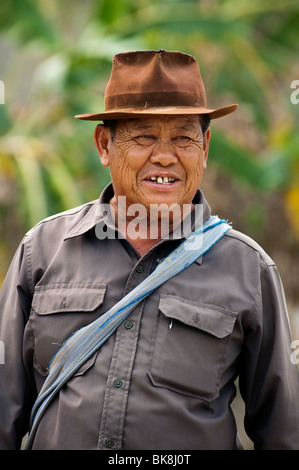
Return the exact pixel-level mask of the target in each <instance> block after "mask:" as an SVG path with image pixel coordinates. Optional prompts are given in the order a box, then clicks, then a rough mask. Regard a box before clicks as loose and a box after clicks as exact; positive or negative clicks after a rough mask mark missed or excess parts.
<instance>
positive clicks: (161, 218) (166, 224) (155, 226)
mask: <svg viewBox="0 0 299 470" xmlns="http://www.w3.org/2000/svg"><path fill="white" fill-rule="evenodd" d="M116 202H117V201H116V198H112V200H111V201H110V204H111V206H112V207H113V210H114V214H115V226H116V228H117V229H118V231H119V232H120V233H121V234H122V235H123V237H124V238H126V239H127V240H128V241H129V242H130V243H131V245H132V246H133V247H134V248H135V250H137V252H138V253H139V254H140V255H141V256H143V255H144V254H145V253H146V252H147V251H148V250H149V249H150V248H152V247H153V246H154V245H156V244H157V243H158V242H159V241H160V240H162V239H165V238H168V237H169V235H170V234H171V233H173V232H174V230H175V229H176V228H178V229H179V233H181V225H182V221H183V219H185V218H187V217H188V216H190V213H191V212H192V209H193V208H194V206H193V204H188V205H187V204H186V205H185V207H184V211H183V210H182V209H181V207H180V206H179V205H175V204H174V205H172V206H170V207H168V206H166V205H165V207H164V206H163V207H162V208H161V206H157V205H153V206H152V207H151V208H150V209H146V208H145V207H144V206H141V207H139V206H138V208H137V209H136V208H135V205H134V210H133V206H132V207H127V206H122V205H121V204H120V205H119V204H116ZM136 206H137V205H136ZM156 206H157V207H158V208H156ZM174 209H175V210H174ZM136 214H137V215H136Z"/></svg>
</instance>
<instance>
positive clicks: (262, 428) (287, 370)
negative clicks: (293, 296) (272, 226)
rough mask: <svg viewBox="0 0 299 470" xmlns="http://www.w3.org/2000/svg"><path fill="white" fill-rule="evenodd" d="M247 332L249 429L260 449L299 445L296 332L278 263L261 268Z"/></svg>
mask: <svg viewBox="0 0 299 470" xmlns="http://www.w3.org/2000/svg"><path fill="white" fill-rule="evenodd" d="M250 323H251V325H250V327H249V329H248V330H247V332H246V334H245V339H244V351H243V355H242V356H243V357H242V363H241V367H240V371H241V372H240V378H239V380H240V391H241V394H242V396H243V399H244V401H245V408H246V414H245V421H244V425H245V430H246V432H247V434H248V436H249V437H250V438H251V439H252V441H253V442H254V447H255V449H263V450H274V449H275V450H287V449H290V450H291V449H294V450H295V449H298V448H299V400H298V392H299V374H298V367H297V365H296V364H293V363H292V361H291V353H292V350H291V343H292V338H291V333H290V326H289V320H288V314H287V309H286V302H285V296H284V291H283V287H282V283H281V280H280V276H279V273H278V270H277V268H276V266H275V265H271V266H267V267H266V268H265V269H263V270H262V272H261V283H260V293H259V295H258V298H257V313H256V315H255V318H254V319H251V322H250Z"/></svg>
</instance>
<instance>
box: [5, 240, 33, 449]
mask: <svg viewBox="0 0 299 470" xmlns="http://www.w3.org/2000/svg"><path fill="white" fill-rule="evenodd" d="M28 272H29V271H28V267H27V266H26V253H25V246H24V244H23V243H21V245H20V246H19V248H18V250H17V252H16V254H15V256H14V259H13V261H12V263H11V265H10V268H9V271H8V273H7V276H6V279H5V281H4V284H3V286H2V289H1V292H0V340H1V342H2V343H1V344H2V346H3V353H4V354H3V355H2V356H3V357H2V360H1V364H0V449H1V450H3V449H8V450H17V449H20V446H21V441H22V438H23V437H24V435H25V434H26V432H27V430H28V424H29V416H30V409H31V406H32V397H33V388H32V384H31V385H30V383H29V379H28V377H29V374H28V370H26V365H25V362H24V355H23V338H24V328H25V325H26V321H27V319H28V317H29V313H30V307H31V298H30V297H31V296H30V289H29V282H28Z"/></svg>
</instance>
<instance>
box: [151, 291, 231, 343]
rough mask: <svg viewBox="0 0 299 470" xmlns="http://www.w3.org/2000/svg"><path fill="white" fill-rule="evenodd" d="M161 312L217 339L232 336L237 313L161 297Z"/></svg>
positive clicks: (169, 297)
mask: <svg viewBox="0 0 299 470" xmlns="http://www.w3.org/2000/svg"><path fill="white" fill-rule="evenodd" d="M159 309H160V311H161V312H162V313H163V314H164V315H165V316H166V317H168V318H173V319H174V320H179V321H180V322H182V323H184V324H185V325H189V326H192V327H194V328H198V329H199V330H202V331H205V332H207V333H210V334H212V335H214V336H216V337H217V338H224V337H225V336H227V335H229V334H231V332H232V330H233V327H234V324H235V321H236V318H237V315H238V314H237V312H233V311H231V310H227V309H224V308H222V307H218V306H216V305H210V304H204V303H201V302H192V301H189V300H188V301H187V300H185V299H182V298H181V297H177V296H161V297H160V303H159Z"/></svg>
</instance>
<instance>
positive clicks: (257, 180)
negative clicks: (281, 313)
mask: <svg viewBox="0 0 299 470" xmlns="http://www.w3.org/2000/svg"><path fill="white" fill-rule="evenodd" d="M136 49H169V50H180V51H183V52H186V53H190V54H192V55H194V56H195V57H196V59H197V60H198V61H199V64H200V68H201V72H202V75H203V78H204V82H205V85H206V91H207V95H208V104H209V106H210V107H212V106H222V105H226V104H230V103H235V102H237V103H239V105H240V107H239V110H238V111H237V112H236V113H234V114H232V115H231V116H228V117H226V118H223V119H220V120H217V121H214V122H213V123H212V127H211V130H212V143H211V150H210V156H209V164H208V170H207V171H206V173H205V175H204V181H203V184H202V188H203V190H204V192H205V195H206V197H207V198H208V200H209V202H210V204H211V206H212V209H213V212H214V213H215V214H218V215H221V216H222V217H225V218H227V219H229V220H230V221H232V222H233V225H234V228H236V229H238V230H241V231H244V232H245V233H247V234H248V235H250V236H251V237H253V238H254V239H255V240H256V241H257V242H259V243H260V244H261V245H262V246H263V247H264V248H265V250H266V251H267V252H268V253H269V254H270V256H271V257H272V258H273V259H274V261H275V262H276V264H277V265H278V268H279V270H280V273H281V277H282V279H283V283H284V286H285V290H286V294H287V302H288V306H289V309H290V317H291V322H292V326H293V331H294V333H293V336H294V337H297V338H299V321H298V318H299V313H298V312H299V288H298V279H299V133H298V116H299V104H298V105H296V104H292V102H291V94H292V92H294V90H293V89H292V88H291V84H292V82H293V81H294V80H299V58H298V49H299V2H298V0H296V1H293V0H291V1H288V0H284V1H283V2H282V1H281V0H259V1H257V0H195V1H185V0H183V1H181V0H164V1H162V2H161V1H157V0H150V1H149V0H97V1H96V0H64V1H58V0H51V1H47V0H14V1H10V0H4V1H2V2H1V9H0V57H1V61H0V80H1V81H2V82H3V84H4V86H5V96H4V97H5V103H2V104H0V220H1V225H0V286H1V284H2V282H3V279H4V276H5V273H6V271H7V268H8V266H9V263H10V261H11V258H12V256H13V253H14V251H15V250H16V248H17V245H18V244H19V242H20V240H21V239H22V237H23V235H24V233H25V232H26V231H27V230H28V229H30V228H31V227H32V226H33V225H34V224H35V223H37V222H38V221H39V220H41V219H43V218H44V217H47V216H48V215H51V214H54V213H56V212H60V211H63V210H65V209H69V208H71V207H74V206H76V205H79V204H81V203H84V202H87V201H89V200H93V199H96V198H97V197H98V196H99V193H100V191H101V190H102V188H103V187H104V186H105V185H106V184H107V182H108V181H109V172H108V171H107V170H104V169H103V168H102V167H101V165H100V163H99V160H98V156H97V152H96V149H95V147H94V144H93V130H94V127H95V123H92V122H82V121H78V120H76V119H74V118H73V116H74V115H75V114H77V113H84V112H96V111H100V110H103V96H104V91H105V86H106V83H107V80H108V78H109V75H110V70H111V59H112V57H113V55H114V54H115V53H118V52H123V51H128V50H136ZM297 96H298V98H299V93H298V95H297ZM2 101H3V100H2ZM297 101H299V100H298V99H297Z"/></svg>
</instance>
